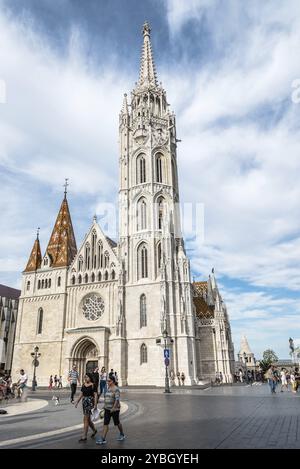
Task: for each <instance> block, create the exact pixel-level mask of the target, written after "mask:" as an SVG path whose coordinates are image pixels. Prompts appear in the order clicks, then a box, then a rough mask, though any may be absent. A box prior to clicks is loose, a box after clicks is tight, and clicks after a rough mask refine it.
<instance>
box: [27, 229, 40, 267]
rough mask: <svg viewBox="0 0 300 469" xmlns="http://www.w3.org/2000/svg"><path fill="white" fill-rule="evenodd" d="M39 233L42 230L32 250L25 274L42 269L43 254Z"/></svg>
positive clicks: (38, 230)
mask: <svg viewBox="0 0 300 469" xmlns="http://www.w3.org/2000/svg"><path fill="white" fill-rule="evenodd" d="M39 232H40V229H39V228H38V229H37V234H36V239H35V241H34V245H33V248H32V250H31V254H30V256H29V259H28V262H27V265H26V269H25V272H34V271H35V270H37V269H39V268H40V267H41V264H42V254H41V246H40V240H39Z"/></svg>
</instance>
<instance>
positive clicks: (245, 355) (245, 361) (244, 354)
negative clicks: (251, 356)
mask: <svg viewBox="0 0 300 469" xmlns="http://www.w3.org/2000/svg"><path fill="white" fill-rule="evenodd" d="M243 357H244V364H245V368H246V381H247V383H248V370H247V360H246V358H247V354H246V352H244V353H243Z"/></svg>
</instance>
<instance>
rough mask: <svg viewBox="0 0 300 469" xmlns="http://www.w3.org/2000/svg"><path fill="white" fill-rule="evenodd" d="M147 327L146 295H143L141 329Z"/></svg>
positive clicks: (141, 299) (141, 298)
mask: <svg viewBox="0 0 300 469" xmlns="http://www.w3.org/2000/svg"><path fill="white" fill-rule="evenodd" d="M146 326H147V305H146V295H144V294H143V295H141V297H140V327H146Z"/></svg>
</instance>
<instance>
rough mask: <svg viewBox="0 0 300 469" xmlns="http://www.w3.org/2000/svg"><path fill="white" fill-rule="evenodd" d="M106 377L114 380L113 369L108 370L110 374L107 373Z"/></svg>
mask: <svg viewBox="0 0 300 469" xmlns="http://www.w3.org/2000/svg"><path fill="white" fill-rule="evenodd" d="M108 377H109V378H114V377H115V373H114V370H113V369H111V370H110V372H109V374H108Z"/></svg>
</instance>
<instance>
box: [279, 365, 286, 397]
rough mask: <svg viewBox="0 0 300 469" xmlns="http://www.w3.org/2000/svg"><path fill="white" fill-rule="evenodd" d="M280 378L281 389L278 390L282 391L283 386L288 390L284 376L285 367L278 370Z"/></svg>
mask: <svg viewBox="0 0 300 469" xmlns="http://www.w3.org/2000/svg"><path fill="white" fill-rule="evenodd" d="M280 380H281V390H280V392H283V388H284V387H285V388H286V390H288V383H287V377H286V370H285V368H281V371H280Z"/></svg>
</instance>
